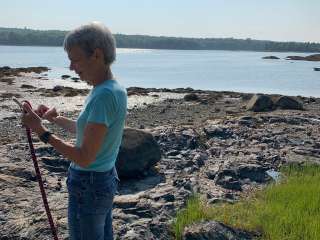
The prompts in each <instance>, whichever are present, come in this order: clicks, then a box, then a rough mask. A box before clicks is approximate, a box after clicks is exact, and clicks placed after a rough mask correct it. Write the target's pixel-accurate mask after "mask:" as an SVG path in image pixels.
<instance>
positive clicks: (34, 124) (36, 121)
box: [21, 103, 44, 133]
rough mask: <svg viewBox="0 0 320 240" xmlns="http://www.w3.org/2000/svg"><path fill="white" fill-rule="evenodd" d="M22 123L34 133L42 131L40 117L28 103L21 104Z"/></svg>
mask: <svg viewBox="0 0 320 240" xmlns="http://www.w3.org/2000/svg"><path fill="white" fill-rule="evenodd" d="M23 110H24V111H23V113H22V118H21V120H22V124H23V125H25V126H27V127H29V128H30V129H32V131H34V132H36V133H41V132H43V129H44V127H43V126H42V123H41V118H40V117H39V116H38V115H37V113H35V112H34V111H33V110H32V109H31V107H30V106H29V104H27V103H24V104H23Z"/></svg>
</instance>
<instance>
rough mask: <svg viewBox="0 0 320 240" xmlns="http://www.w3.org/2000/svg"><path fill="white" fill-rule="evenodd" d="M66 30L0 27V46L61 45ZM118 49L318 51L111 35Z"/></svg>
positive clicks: (289, 45) (296, 45)
mask: <svg viewBox="0 0 320 240" xmlns="http://www.w3.org/2000/svg"><path fill="white" fill-rule="evenodd" d="M66 33H67V32H66V31H59V30H32V29H27V28H25V29H19V28H0V45H22V46H61V45H62V43H63V39H64V36H65V35H66ZM115 38H116V41H117V47H119V48H146V49H178V50H179V49H180V50H247V51H275V52H320V43H310V42H304V43H302V42H274V41H265V40H252V39H249V38H248V39H234V38H182V37H153V36H146V35H124V34H115Z"/></svg>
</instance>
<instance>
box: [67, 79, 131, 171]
mask: <svg viewBox="0 0 320 240" xmlns="http://www.w3.org/2000/svg"><path fill="white" fill-rule="evenodd" d="M126 114H127V92H126V90H125V88H123V87H122V86H120V85H119V83H118V82H117V81H115V80H106V81H104V82H103V83H101V84H99V85H97V86H95V87H94V88H93V89H92V90H91V92H90V94H89V96H88V97H87V98H86V101H85V104H84V108H83V110H82V111H81V113H80V114H79V117H78V119H77V131H76V132H77V133H76V136H77V138H76V146H77V147H80V146H81V144H82V140H83V134H84V129H85V127H86V125H87V123H102V124H105V125H106V126H107V128H108V130H107V133H106V136H105V137H104V139H103V143H102V146H101V149H100V150H99V151H98V153H97V156H96V159H95V161H94V162H92V163H91V164H90V165H89V166H88V167H87V168H82V167H80V166H79V165H77V164H76V163H74V162H71V167H72V168H74V169H77V170H83V171H97V172H104V171H108V170H110V169H111V168H113V166H114V165H115V162H116V159H117V155H118V152H119V147H120V144H121V140H122V134H123V128H124V124H125V118H126Z"/></svg>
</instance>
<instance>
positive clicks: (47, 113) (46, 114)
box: [35, 105, 58, 122]
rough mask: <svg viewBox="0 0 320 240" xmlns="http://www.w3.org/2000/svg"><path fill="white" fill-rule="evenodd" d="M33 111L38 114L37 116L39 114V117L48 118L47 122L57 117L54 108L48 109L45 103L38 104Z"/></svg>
mask: <svg viewBox="0 0 320 240" xmlns="http://www.w3.org/2000/svg"><path fill="white" fill-rule="evenodd" d="M35 113H36V114H38V116H40V117H41V118H43V119H46V120H48V121H49V122H55V120H56V117H58V112H57V110H56V109H55V108H51V109H49V108H48V107H47V106H45V105H39V106H38V108H37V110H36V111H35Z"/></svg>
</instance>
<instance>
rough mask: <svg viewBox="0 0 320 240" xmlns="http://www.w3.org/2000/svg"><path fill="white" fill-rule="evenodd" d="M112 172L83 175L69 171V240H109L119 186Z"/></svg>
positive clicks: (84, 173)
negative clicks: (114, 203)
mask: <svg viewBox="0 0 320 240" xmlns="http://www.w3.org/2000/svg"><path fill="white" fill-rule="evenodd" d="M118 180H119V179H118V175H117V171H116V169H115V168H113V169H112V170H110V171H108V172H86V171H79V170H75V169H72V168H69V171H68V178H67V187H68V192H69V205H68V224H69V235H70V238H69V239H70V240H112V239H113V230H112V205H113V198H114V195H115V193H116V190H117V186H118Z"/></svg>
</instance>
